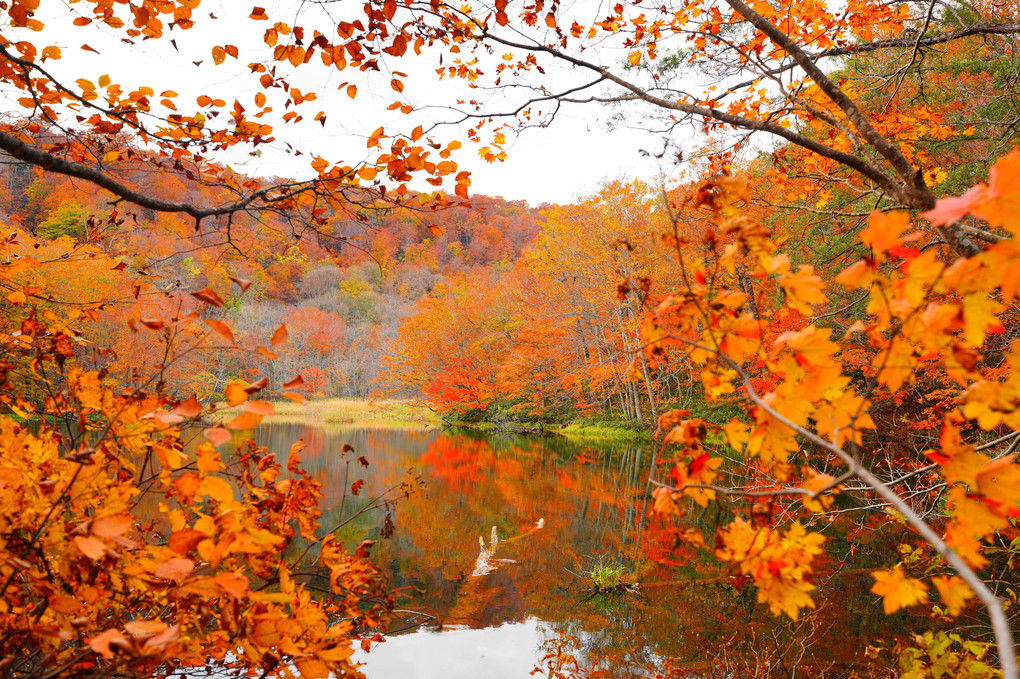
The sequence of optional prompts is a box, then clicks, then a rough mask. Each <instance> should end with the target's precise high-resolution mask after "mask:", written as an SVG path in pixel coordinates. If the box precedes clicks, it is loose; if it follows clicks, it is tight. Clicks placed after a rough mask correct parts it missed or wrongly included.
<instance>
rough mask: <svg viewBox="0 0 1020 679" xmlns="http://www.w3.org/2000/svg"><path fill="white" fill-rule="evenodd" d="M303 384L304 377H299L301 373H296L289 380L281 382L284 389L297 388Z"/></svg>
mask: <svg viewBox="0 0 1020 679" xmlns="http://www.w3.org/2000/svg"><path fill="white" fill-rule="evenodd" d="M303 386H305V379H304V378H303V377H301V375H298V376H297V377H295V378H294V379H292V380H291V381H290V382H284V383H283V388H284V389H297V388H298V387H303Z"/></svg>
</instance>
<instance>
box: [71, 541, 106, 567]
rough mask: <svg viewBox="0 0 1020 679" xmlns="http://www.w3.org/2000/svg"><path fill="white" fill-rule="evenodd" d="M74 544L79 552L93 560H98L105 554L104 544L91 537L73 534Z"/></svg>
mask: <svg viewBox="0 0 1020 679" xmlns="http://www.w3.org/2000/svg"><path fill="white" fill-rule="evenodd" d="M74 546H75V547H77V548H78V551H79V552H81V553H82V554H84V555H85V556H87V557H88V558H90V559H92V560H93V561H99V559H102V558H103V557H104V556H106V545H104V544H103V543H102V542H100V541H99V540H97V539H95V538H93V537H85V536H82V535H75V536H74Z"/></svg>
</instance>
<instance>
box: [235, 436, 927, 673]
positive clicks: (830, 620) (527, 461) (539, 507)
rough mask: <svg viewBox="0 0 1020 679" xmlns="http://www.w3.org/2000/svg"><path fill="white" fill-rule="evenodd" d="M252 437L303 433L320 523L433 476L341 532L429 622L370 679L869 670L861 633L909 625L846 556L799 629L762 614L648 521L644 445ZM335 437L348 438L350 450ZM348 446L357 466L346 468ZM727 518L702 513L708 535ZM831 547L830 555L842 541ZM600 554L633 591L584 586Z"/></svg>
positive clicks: (276, 443) (384, 657)
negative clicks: (364, 544) (558, 659)
mask: <svg viewBox="0 0 1020 679" xmlns="http://www.w3.org/2000/svg"><path fill="white" fill-rule="evenodd" d="M255 436H256V439H257V441H258V442H259V443H261V444H263V445H267V446H269V447H270V448H271V449H272V450H275V451H280V453H279V454H280V455H281V456H282V455H284V453H285V451H287V450H288V449H289V448H290V446H291V444H293V443H294V442H295V441H296V440H298V439H303V440H304V442H305V444H306V447H305V449H304V451H303V452H302V453H301V455H302V458H303V460H304V466H305V468H306V469H307V470H309V471H310V472H311V473H313V474H314V475H315V477H316V478H318V479H319V480H320V481H321V482H322V483H323V489H324V493H325V498H324V506H323V510H324V517H323V521H322V523H323V525H324V526H330V527H331V526H335V525H338V524H340V523H342V521H343V519H345V518H347V517H350V516H352V515H354V514H355V513H357V512H358V511H359V510H361V509H363V508H365V507H367V506H369V504H370V502H371V500H372V498H375V497H377V496H378V495H379V494H382V493H384V492H385V491H386V490H387V489H389V488H393V487H395V486H399V484H401V483H403V482H405V481H406V480H407V479H408V475H409V474H410V475H411V476H413V477H414V476H417V477H420V478H421V479H422V480H423V481H424V482H425V484H426V485H425V489H424V490H423V491H422V492H417V493H413V494H412V495H411V496H410V497H409V498H407V499H406V500H402V501H401V502H399V503H398V504H397V505H396V507H395V508H391V509H392V512H393V516H392V520H393V525H392V535H391V536H389V537H388V538H386V539H383V538H384V537H385V536H384V533H385V532H386V531H385V529H384V526H383V523H384V522H383V521H382V517H381V516H379V515H378V514H377V513H372V512H365V513H364V514H362V515H358V516H357V518H356V520H354V521H349V522H348V523H347V524H346V525H344V526H343V528H342V529H341V530H340V531H339V535H340V536H341V537H342V538H343V539H344V541H345V542H346V543H347V544H350V545H354V544H357V543H358V542H360V541H361V540H362V539H364V538H366V537H368V538H372V539H376V540H378V542H377V544H376V547H375V552H374V553H375V558H376V559H378V562H379V563H380V564H381V565H382V566H384V567H385V569H386V570H388V572H389V574H390V578H391V584H392V587H393V588H395V589H396V590H397V592H398V593H399V596H398V599H397V606H398V607H400V608H404V609H410V610H412V611H420V612H423V613H425V614H428V615H429V616H433V619H432V622H430V624H429V625H428V626H427V629H425V628H423V629H418V630H417V631H415V632H413V633H409V634H403V635H399V636H393V637H390V638H388V639H387V641H386V642H385V643H383V644H380V645H378V646H376V647H374V648H373V650H372V651H371V652H370V653H368V654H363V655H362V656H360V657H362V659H363V660H364V661H365V662H366V667H365V672H366V675H367V676H368V677H369V679H387V678H390V677H394V678H395V677H400V678H403V677H408V676H413V677H431V676H436V677H439V676H442V677H502V676H506V677H510V676H513V677H527V676H529V675H528V672H530V671H531V670H532V669H533V668H535V667H536V666H537V665H540V664H541V662H542V658H543V656H545V655H546V654H547V653H550V652H555V651H560V650H562V651H565V652H566V651H569V652H570V653H572V654H574V655H575V657H576V658H578V661H579V663H580V664H581V665H582V666H584V667H585V668H588V669H593V668H597V669H601V670H603V671H604V673H605V674H604V676H608V677H632V676H634V677H636V676H650V672H651V671H652V670H653V669H654V668H656V667H660V666H661V663H662V659H663V658H665V657H673V658H678V659H679V661H680V662H681V663H682V664H683V666H684V667H685V668H687V669H688V670H690V671H693V672H696V673H697V674H699V675H705V676H707V675H712V674H716V673H717V672H720V671H724V670H725V673H731V672H736V674H738V675H743V676H746V675H747V674H759V675H760V676H765V675H766V674H769V673H770V672H771V670H770V671H769V672H766V673H764V674H762V673H760V672H759V671H758V669H761V668H762V667H766V668H780V667H782V668H787V669H789V668H790V667H792V666H795V665H798V664H799V665H800V666H801V667H814V668H815V669H821V668H823V667H829V668H832V669H835V670H838V671H837V672H836V675H839V674H845V673H847V672H850V671H853V670H854V668H857V667H859V666H860V665H861V664H862V663H864V662H866V661H865V659H864V657H863V649H864V648H865V646H866V644H867V643H868V642H869V641H870V640H871V639H873V638H875V637H876V636H878V635H880V634H881V635H886V636H888V634H889V630H890V629H899V628H903V626H904V625H906V624H907V623H908V622H909V620H908V619H907V618H905V617H903V616H902V615H900V616H894V617H892V618H885V617H884V616H882V615H881V614H880V613H879V609H878V605H877V600H876V599H875V598H874V597H872V596H871V595H867V594H866V592H867V590H868V588H869V587H870V581H869V580H868V576H867V571H868V570H869V569H868V568H867V566H869V565H870V564H858V565H859V566H860V567H859V568H853V569H851V568H847V567H846V564H843V563H842V562H841V555H840V554H839V553H838V552H835V553H833V555H831V557H830V563H829V567H830V571H832V574H831V576H829V577H822V578H818V579H816V582H818V584H819V585H820V590H819V593H818V596H817V597H816V600H818V601H819V603H820V608H819V610H818V611H816V612H815V613H814V614H812V615H810V616H808V618H807V619H806V620H802V621H800V622H799V623H791V622H789V621H787V620H785V619H778V620H777V619H774V618H772V617H771V616H770V615H769V614H768V611H767V609H765V608H764V607H763V606H761V605H759V604H757V603H756V600H755V593H754V591H753V589H744V590H738V589H737V588H736V587H734V586H733V583H732V581H731V580H730V579H729V578H728V576H727V573H726V572H725V571H724V570H723V569H722V568H721V567H720V566H718V565H717V564H716V563H715V562H714V561H713V560H712V559H711V557H710V555H709V554H707V553H706V552H704V551H702V550H698V549H696V548H693V547H690V546H684V545H680V544H678V543H677V540H676V531H675V529H674V526H672V525H667V524H663V523H662V521H661V520H660V519H658V518H656V517H652V516H648V517H643V513H642V510H643V504H644V498H645V492H644V487H643V481H644V472H645V469H646V465H647V461H648V460H647V457H644V456H643V455H642V451H641V450H640V449H637V448H627V447H622V448H621V447H612V446H606V447H591V446H587V447H585V446H578V445H575V444H572V443H570V442H569V441H567V440H565V439H563V438H560V437H548V438H534V437H528V438H523V437H514V436H506V435H487V434H482V433H480V432H477V431H452V432H438V431H413V430H393V429H378V430H371V429H341V428H330V427H328V426H325V425H323V426H311V425H301V424H269V425H264V426H262V427H260V428H258V429H257V430H256V433H255ZM345 444H348V445H350V446H353V448H354V453H353V456H352V455H348V456H347V459H346V460H345V458H344V456H342V455H341V454H340V451H341V450H342V448H343V446H344V445H345ZM358 456H364V457H365V461H367V462H368V464H369V466H368V467H367V468H362V466H361V465H360V464H356V463H355V464H353V465H352V460H356V458H357V457H358ZM359 478H360V479H363V485H360V484H359V485H358V487H357V495H353V494H352V490H353V489H354V484H355V483H358V479H359ZM720 512H722V514H720ZM725 512H726V510H725V508H723V509H718V508H716V509H713V510H710V511H709V512H708V513H707V514H703V515H702V516H701V517H699V518H700V520H701V523H702V526H703V527H704V528H705V535H706V538H707V539H708V541H709V543H710V544H711V539H712V533H713V532H714V525H715V523H716V522H717V521H719V520H722V519H725V516H724V514H725ZM639 527H641V528H642V531H641V533H640V535H639ZM830 542H832V543H833V544H835V545H836V547H837V549H838V547H839V543H840V541H839V539H836V540H832V541H830ZM597 561H601V562H604V563H615V564H621V565H624V566H626V568H627V569H628V570H630V571H632V572H634V573H635V574H636V575H637V577H638V579H639V581H640V582H641V588H640V590H639V591H638V592H637V593H634V594H625V595H599V596H590V594H589V593H588V592H586V591H585V587H586V583H585V582H583V581H581V580H580V579H579V578H578V577H577V576H576V575H575V574H576V573H582V572H584V571H586V570H588V569H590V568H591V566H592V564H593V563H595V562H597ZM862 593H865V594H863V595H862ZM826 602H830V603H826ZM831 602H838V605H836V604H833V603H831ZM882 625H886V627H885V628H883V627H882ZM890 625H893V626H895V627H889V626H890ZM431 663H435V664H434V665H433V664H431ZM735 668H742V669H739V670H738V669H735ZM755 668H758V669H755ZM836 675H834V676H836Z"/></svg>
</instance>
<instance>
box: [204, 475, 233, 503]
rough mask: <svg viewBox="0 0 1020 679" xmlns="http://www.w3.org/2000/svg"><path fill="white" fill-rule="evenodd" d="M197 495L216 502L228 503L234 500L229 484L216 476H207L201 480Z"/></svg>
mask: <svg viewBox="0 0 1020 679" xmlns="http://www.w3.org/2000/svg"><path fill="white" fill-rule="evenodd" d="M199 493H201V494H202V495H208V496H209V497H211V498H212V499H214V500H216V501H217V502H230V501H231V500H233V499H234V489H233V488H232V487H231V486H230V484H229V483H227V482H226V481H224V480H223V479H221V478H219V477H216V476H207V477H205V478H204V479H202V485H201V486H199Z"/></svg>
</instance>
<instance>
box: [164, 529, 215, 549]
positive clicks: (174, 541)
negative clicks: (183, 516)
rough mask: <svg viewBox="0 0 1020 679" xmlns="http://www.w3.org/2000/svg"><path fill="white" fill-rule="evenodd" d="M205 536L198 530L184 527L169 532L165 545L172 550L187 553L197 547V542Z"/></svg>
mask: <svg viewBox="0 0 1020 679" xmlns="http://www.w3.org/2000/svg"><path fill="white" fill-rule="evenodd" d="M206 537H208V536H207V535H206V534H205V533H203V532H202V531H200V530H195V529H194V528H185V529H184V530H179V531H177V532H175V533H171V535H170V537H169V538H167V541H166V546H167V548H169V549H170V551H172V552H177V553H178V554H187V553H188V552H190V551H191V550H193V549H194V548H195V547H197V546H198V543H199V542H201V541H202V540H205V539H206Z"/></svg>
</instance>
